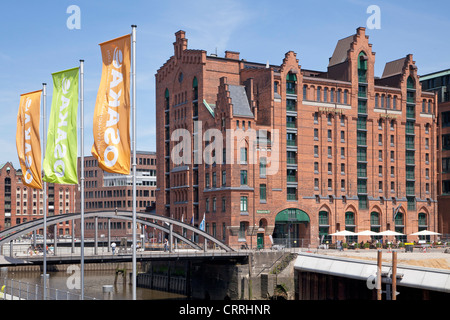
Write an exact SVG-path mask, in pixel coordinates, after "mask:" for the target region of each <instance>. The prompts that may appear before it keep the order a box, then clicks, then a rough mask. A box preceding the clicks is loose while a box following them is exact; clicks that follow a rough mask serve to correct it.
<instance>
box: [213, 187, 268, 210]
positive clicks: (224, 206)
mask: <svg viewBox="0 0 450 320" xmlns="http://www.w3.org/2000/svg"><path fill="white" fill-rule="evenodd" d="M260 190H263V192H260V194H262V197H264V199H265V197H266V185H265V184H264V185H261V188H260ZM239 208H240V212H243V213H247V212H248V197H247V196H241V198H240V203H239ZM226 210H227V198H226V197H222V212H225V211H226ZM211 211H212V212H217V197H211V199H210V198H206V199H205V212H211Z"/></svg>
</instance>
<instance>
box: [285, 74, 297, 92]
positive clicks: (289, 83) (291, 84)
mask: <svg viewBox="0 0 450 320" xmlns="http://www.w3.org/2000/svg"><path fill="white" fill-rule="evenodd" d="M296 83H297V76H296V75H295V74H294V73H292V72H289V73H288V74H287V76H286V93H288V94H295V93H296V91H295V87H296Z"/></svg>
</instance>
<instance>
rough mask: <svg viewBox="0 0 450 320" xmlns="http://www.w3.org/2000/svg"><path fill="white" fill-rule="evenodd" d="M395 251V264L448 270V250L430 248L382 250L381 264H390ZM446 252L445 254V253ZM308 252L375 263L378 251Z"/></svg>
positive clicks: (449, 255)
mask: <svg viewBox="0 0 450 320" xmlns="http://www.w3.org/2000/svg"><path fill="white" fill-rule="evenodd" d="M394 250H396V251H397V264H398V265H402V264H406V265H414V266H421V267H427V268H437V269H447V270H450V248H432V249H428V250H427V251H426V252H423V251H422V249H420V248H414V249H413V252H405V250H404V249H393V250H390V251H389V250H387V249H382V250H381V251H382V257H381V258H382V260H383V263H391V262H392V251H394ZM445 251H447V252H448V253H447V252H445ZM308 252H311V253H317V254H321V255H331V256H336V257H342V258H350V259H364V260H374V261H377V255H378V253H377V252H378V250H376V249H369V250H365V249H358V250H345V251H339V250H336V249H328V250H326V249H319V250H309V251H308Z"/></svg>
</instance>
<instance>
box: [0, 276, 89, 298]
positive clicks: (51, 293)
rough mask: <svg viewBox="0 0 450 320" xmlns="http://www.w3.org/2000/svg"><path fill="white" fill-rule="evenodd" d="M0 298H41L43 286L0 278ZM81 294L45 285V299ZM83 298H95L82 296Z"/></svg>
mask: <svg viewBox="0 0 450 320" xmlns="http://www.w3.org/2000/svg"><path fill="white" fill-rule="evenodd" d="M0 289H1V292H0V300H43V297H44V286H43V285H39V284H35V283H28V282H24V281H20V280H15V279H7V278H3V279H0ZM80 299H81V295H80V294H77V293H74V292H70V291H64V290H60V289H54V288H50V287H47V300H80ZM84 299H85V300H95V298H91V297H86V296H84Z"/></svg>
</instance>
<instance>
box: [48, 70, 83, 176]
mask: <svg viewBox="0 0 450 320" xmlns="http://www.w3.org/2000/svg"><path fill="white" fill-rule="evenodd" d="M78 72H79V68H74V69H69V70H66V71H61V72H57V73H53V74H52V76H53V97H52V107H51V108H52V109H51V111H50V122H49V125H48V134H47V147H46V150H45V158H44V164H43V167H44V174H45V176H44V179H43V180H44V181H47V182H51V183H60V184H78V174H77V155H78V142H77V113H78Z"/></svg>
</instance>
